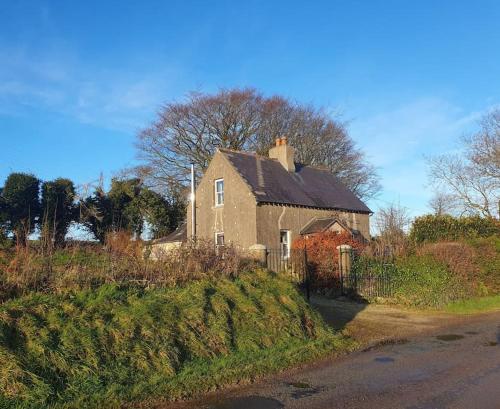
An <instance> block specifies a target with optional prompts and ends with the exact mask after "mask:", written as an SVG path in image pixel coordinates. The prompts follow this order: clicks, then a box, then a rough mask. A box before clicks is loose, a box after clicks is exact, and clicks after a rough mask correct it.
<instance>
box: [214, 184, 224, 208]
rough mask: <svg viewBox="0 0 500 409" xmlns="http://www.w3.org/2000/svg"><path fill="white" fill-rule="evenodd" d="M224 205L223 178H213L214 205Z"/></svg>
mask: <svg viewBox="0 0 500 409" xmlns="http://www.w3.org/2000/svg"><path fill="white" fill-rule="evenodd" d="M223 205H224V179H216V180H215V206H223Z"/></svg>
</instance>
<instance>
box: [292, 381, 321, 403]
mask: <svg viewBox="0 0 500 409" xmlns="http://www.w3.org/2000/svg"><path fill="white" fill-rule="evenodd" d="M288 385H289V386H293V387H294V388H295V390H294V391H293V392H292V393H291V396H292V398H293V399H302V398H307V397H309V396H313V395H315V394H317V393H319V392H321V389H322V388H314V387H312V386H311V385H309V384H308V383H307V382H301V381H298V382H290V383H289V384H288Z"/></svg>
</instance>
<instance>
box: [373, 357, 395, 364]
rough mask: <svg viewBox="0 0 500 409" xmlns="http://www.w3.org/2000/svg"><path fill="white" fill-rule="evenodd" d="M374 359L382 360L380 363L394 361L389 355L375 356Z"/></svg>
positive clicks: (376, 360)
mask: <svg viewBox="0 0 500 409" xmlns="http://www.w3.org/2000/svg"><path fill="white" fill-rule="evenodd" d="M374 361H375V362H382V363H384V364H386V363H388V362H394V361H395V359H394V358H391V357H390V356H381V357H378V358H375V359H374Z"/></svg>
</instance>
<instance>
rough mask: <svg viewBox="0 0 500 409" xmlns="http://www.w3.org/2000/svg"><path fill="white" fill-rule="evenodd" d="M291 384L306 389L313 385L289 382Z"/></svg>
mask: <svg viewBox="0 0 500 409" xmlns="http://www.w3.org/2000/svg"><path fill="white" fill-rule="evenodd" d="M289 385H290V386H293V387H294V388H300V389H306V388H310V387H311V385H309V384H308V383H305V382H291V383H289Z"/></svg>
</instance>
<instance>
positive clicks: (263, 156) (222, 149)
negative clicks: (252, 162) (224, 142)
mask: <svg viewBox="0 0 500 409" xmlns="http://www.w3.org/2000/svg"><path fill="white" fill-rule="evenodd" d="M217 149H218V150H219V151H220V152H223V153H238V154H241V155H246V156H254V157H256V158H260V159H268V160H272V161H277V159H274V158H270V157H269V156H266V155H261V154H260V153H257V152H247V151H238V150H236V149H229V148H217Z"/></svg>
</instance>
